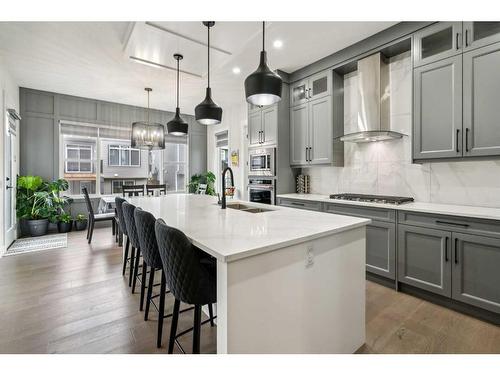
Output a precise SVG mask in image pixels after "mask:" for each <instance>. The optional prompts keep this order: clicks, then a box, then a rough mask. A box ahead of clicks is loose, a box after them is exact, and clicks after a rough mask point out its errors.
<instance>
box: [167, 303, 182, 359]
mask: <svg viewBox="0 0 500 375" xmlns="http://www.w3.org/2000/svg"><path fill="white" fill-rule="evenodd" d="M180 306H181V301H179V300H178V299H176V300H175V302H174V311H173V313H172V324H171V325H170V339H169V342H168V354H172V353H173V352H174V344H175V336H176V334H177V322H178V320H179V308H180Z"/></svg>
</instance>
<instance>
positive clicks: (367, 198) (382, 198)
mask: <svg viewBox="0 0 500 375" xmlns="http://www.w3.org/2000/svg"><path fill="white" fill-rule="evenodd" d="M330 199H342V200H347V201H357V202H373V203H389V204H402V203H408V202H413V200H414V199H413V198H411V197H393V196H386V195H370V194H351V193H342V194H332V195H330Z"/></svg>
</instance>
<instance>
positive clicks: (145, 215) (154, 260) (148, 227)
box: [134, 207, 170, 348]
mask: <svg viewBox="0 0 500 375" xmlns="http://www.w3.org/2000/svg"><path fill="white" fill-rule="evenodd" d="M134 218H135V226H136V228H137V235H138V236H139V244H140V247H141V252H142V259H143V262H142V280H141V310H142V306H143V304H144V302H143V301H144V291H145V289H147V296H146V308H145V310H144V320H148V315H149V307H150V305H151V303H153V305H154V306H155V307H157V310H158V334H157V340H156V346H157V347H158V348H160V347H161V340H162V331H163V318H164V317H165V316H164V313H165V293H168V292H170V291H167V290H166V281H165V275H164V273H163V270H162V263H161V258H160V252H159V251H158V244H157V243H156V236H155V221H156V219H155V217H154V216H153V215H151V214H150V213H149V212H146V211H143V210H141V209H140V208H139V207H137V208H136V209H135V213H134ZM147 267H150V270H149V281H148V286H147V287H146V272H145V271H146V270H147ZM157 270H161V282H160V284H156V285H155V284H154V278H155V271H157ZM158 285H160V294H157V295H153V287H154V286H158ZM156 297H160V304H159V306H156V305H155V303H154V301H153V299H154V298H156Z"/></svg>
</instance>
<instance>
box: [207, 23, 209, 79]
mask: <svg viewBox="0 0 500 375" xmlns="http://www.w3.org/2000/svg"><path fill="white" fill-rule="evenodd" d="M207 29H208V53H207V54H208V88H210V26H207Z"/></svg>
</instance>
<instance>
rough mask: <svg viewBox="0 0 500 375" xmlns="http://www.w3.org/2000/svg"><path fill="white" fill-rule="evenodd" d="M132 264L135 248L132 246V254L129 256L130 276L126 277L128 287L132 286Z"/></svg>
mask: <svg viewBox="0 0 500 375" xmlns="http://www.w3.org/2000/svg"><path fill="white" fill-rule="evenodd" d="M134 262H135V247H133V246H132V252H131V254H130V274H129V277H128V286H129V287H130V286H132V278H133V277H134Z"/></svg>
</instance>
